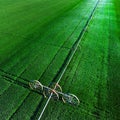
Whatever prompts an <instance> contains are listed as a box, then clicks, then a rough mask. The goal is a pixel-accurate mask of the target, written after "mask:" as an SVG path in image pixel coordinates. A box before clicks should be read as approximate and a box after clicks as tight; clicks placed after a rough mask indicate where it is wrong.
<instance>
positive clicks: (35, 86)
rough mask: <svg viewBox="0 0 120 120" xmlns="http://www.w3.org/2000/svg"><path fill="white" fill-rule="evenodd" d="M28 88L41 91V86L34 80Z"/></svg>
mask: <svg viewBox="0 0 120 120" xmlns="http://www.w3.org/2000/svg"><path fill="white" fill-rule="evenodd" d="M29 86H30V88H31V89H32V90H37V91H42V90H43V85H42V84H41V83H40V82H39V81H38V80H34V81H32V82H30V83H29Z"/></svg>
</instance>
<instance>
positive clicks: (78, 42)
mask: <svg viewBox="0 0 120 120" xmlns="http://www.w3.org/2000/svg"><path fill="white" fill-rule="evenodd" d="M98 4H99V0H98V1H97V3H96V5H95V7H94V9H93V11H92V12H91V15H90V17H89V18H88V20H87V22H86V24H85V26H84V28H83V30H82V31H81V33H80V35H79V37H78V39H77V41H76V42H75V44H74V45H73V46H72V48H71V50H70V52H69V54H68V56H67V57H66V61H65V63H64V65H65V66H62V70H63V71H61V72H60V73H61V75H60V77H59V79H58V81H57V82H56V84H58V83H59V82H60V80H61V78H62V76H63V75H64V73H65V71H66V69H67V67H68V65H69V63H70V62H71V60H72V58H73V56H74V54H75V52H76V50H77V48H78V46H79V44H80V42H81V39H82V38H83V36H84V34H85V32H86V29H87V27H88V24H89V23H90V21H91V19H92V17H93V14H94V13H95V10H96V8H97V5H98ZM54 89H56V86H55V87H54ZM52 94H53V93H51V95H50V97H49V98H48V100H47V102H46V104H45V106H44V108H43V110H42V112H41V114H40V116H39V118H38V120H40V119H41V118H42V115H43V113H44V111H45V109H46V107H47V105H48V104H49V102H50V100H51V98H52Z"/></svg>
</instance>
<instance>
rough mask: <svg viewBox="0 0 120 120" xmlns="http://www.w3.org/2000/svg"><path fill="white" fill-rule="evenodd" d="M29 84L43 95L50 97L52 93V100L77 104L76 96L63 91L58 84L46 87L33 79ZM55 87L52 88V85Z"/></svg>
mask: <svg viewBox="0 0 120 120" xmlns="http://www.w3.org/2000/svg"><path fill="white" fill-rule="evenodd" d="M29 86H30V88H31V89H32V90H35V91H37V92H39V93H42V94H43V95H44V97H45V98H46V97H48V98H49V97H50V95H51V94H52V96H51V98H52V99H53V100H57V101H58V100H60V101H63V102H64V103H69V104H71V105H79V103H80V101H79V99H78V97H77V96H76V95H74V94H71V93H63V92H62V88H61V86H60V85H59V84H56V83H55V84H52V86H51V87H47V86H44V85H42V84H41V83H40V82H39V81H38V80H34V81H32V82H30V83H29ZM55 86H56V88H55V89H54V87H55Z"/></svg>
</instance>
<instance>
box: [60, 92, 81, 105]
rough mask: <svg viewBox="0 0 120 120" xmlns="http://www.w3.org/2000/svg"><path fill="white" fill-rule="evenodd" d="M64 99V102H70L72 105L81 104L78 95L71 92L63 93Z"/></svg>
mask: <svg viewBox="0 0 120 120" xmlns="http://www.w3.org/2000/svg"><path fill="white" fill-rule="evenodd" d="M62 100H63V102H64V103H69V104H72V105H79V104H80V101H79V99H78V97H77V96H75V95H74V94H71V93H69V94H65V95H63V97H62Z"/></svg>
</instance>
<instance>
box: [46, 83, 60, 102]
mask: <svg viewBox="0 0 120 120" xmlns="http://www.w3.org/2000/svg"><path fill="white" fill-rule="evenodd" d="M58 92H62V88H61V86H60V85H59V84H56V83H53V84H52V85H50V89H49V90H48V91H47V94H46V96H50V94H51V93H52V98H53V99H54V100H58V99H59V94H58Z"/></svg>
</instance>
